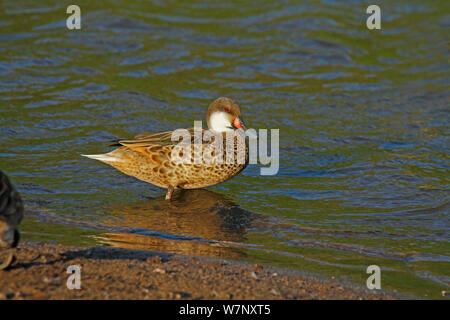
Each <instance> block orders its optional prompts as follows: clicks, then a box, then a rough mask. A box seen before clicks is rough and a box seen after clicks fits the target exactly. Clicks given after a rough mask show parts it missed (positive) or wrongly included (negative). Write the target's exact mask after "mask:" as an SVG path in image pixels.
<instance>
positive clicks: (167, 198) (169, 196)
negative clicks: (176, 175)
mask: <svg viewBox="0 0 450 320" xmlns="http://www.w3.org/2000/svg"><path fill="white" fill-rule="evenodd" d="M173 190H174V187H173V186H169V188H167V193H166V200H170V199H172V194H173Z"/></svg>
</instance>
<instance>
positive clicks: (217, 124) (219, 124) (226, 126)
mask: <svg viewBox="0 0 450 320" xmlns="http://www.w3.org/2000/svg"><path fill="white" fill-rule="evenodd" d="M209 123H210V124H211V129H213V130H214V131H217V132H224V131H233V128H230V127H231V126H232V124H231V122H230V119H229V118H228V114H227V113H225V112H214V113H213V114H212V115H211V118H210V119H209Z"/></svg>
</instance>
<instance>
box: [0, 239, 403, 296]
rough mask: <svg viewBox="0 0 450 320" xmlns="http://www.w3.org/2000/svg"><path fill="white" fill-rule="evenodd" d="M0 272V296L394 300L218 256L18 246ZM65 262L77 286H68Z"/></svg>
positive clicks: (344, 285)
mask: <svg viewBox="0 0 450 320" xmlns="http://www.w3.org/2000/svg"><path fill="white" fill-rule="evenodd" d="M17 258H18V261H17V262H16V263H15V264H14V265H13V267H12V268H10V269H9V270H7V271H0V299H395V297H393V296H392V295H390V294H387V293H383V292H373V291H369V290H367V289H365V288H362V287H357V286H354V285H351V284H343V283H339V282H337V281H335V280H326V279H325V280H324V279H319V278H317V277H312V276H306V275H302V274H300V273H298V272H293V271H289V270H285V269H279V268H272V267H267V266H261V265H255V264H242V263H237V262H230V261H224V260H219V259H207V258H198V257H188V256H181V255H171V254H167V253H159V252H149V251H142V250H128V249H118V248H110V247H89V248H77V247H67V246H63V245H52V244H38V243H25V244H21V245H19V248H18V252H17ZM70 265H79V266H81V290H76V289H75V290H69V289H68V288H67V285H66V283H67V279H68V277H69V276H70V274H68V273H67V268H68V267H69V266H70Z"/></svg>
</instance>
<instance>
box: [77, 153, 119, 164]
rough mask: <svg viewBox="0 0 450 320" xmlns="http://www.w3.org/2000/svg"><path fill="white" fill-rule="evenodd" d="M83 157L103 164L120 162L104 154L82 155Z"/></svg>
mask: <svg viewBox="0 0 450 320" xmlns="http://www.w3.org/2000/svg"><path fill="white" fill-rule="evenodd" d="M82 156H83V157H87V158H91V159H94V160H99V161H104V162H120V161H122V160H121V159H119V158H116V157H115V156H113V155H111V154H109V153H104V154H82Z"/></svg>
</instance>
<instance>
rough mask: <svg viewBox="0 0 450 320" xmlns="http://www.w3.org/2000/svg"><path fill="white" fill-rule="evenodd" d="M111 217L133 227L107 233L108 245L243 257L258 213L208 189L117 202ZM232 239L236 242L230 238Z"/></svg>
mask: <svg viewBox="0 0 450 320" xmlns="http://www.w3.org/2000/svg"><path fill="white" fill-rule="evenodd" d="M108 214H109V215H110V216H111V218H110V219H108V220H107V221H105V222H107V223H108V224H109V225H114V226H124V225H125V226H127V227H129V228H130V230H131V231H132V232H131V233H106V234H104V235H103V236H104V237H102V239H100V240H101V241H102V242H106V243H107V244H109V245H112V246H116V247H123V248H133V249H146V250H153V251H162V252H168V253H178V254H186V255H196V256H211V257H222V258H231V259H241V258H243V257H244V256H245V253H244V252H243V250H242V248H241V247H240V246H236V245H234V244H238V243H245V233H246V230H247V228H248V227H249V226H251V224H252V221H253V220H254V219H255V218H257V217H258V215H257V214H254V213H252V212H249V211H246V210H244V209H241V208H239V207H238V206H237V205H236V204H235V203H233V202H232V201H230V200H229V199H227V198H226V197H224V196H222V195H220V194H218V193H215V192H212V191H208V190H204V189H198V190H182V191H179V192H176V193H175V194H174V197H173V198H172V201H170V202H168V201H166V200H165V199H164V198H163V197H161V198H159V197H158V198H154V199H149V200H148V201H144V202H139V203H134V204H130V205H126V206H114V207H112V208H109V209H108ZM231 243H233V244H231Z"/></svg>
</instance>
